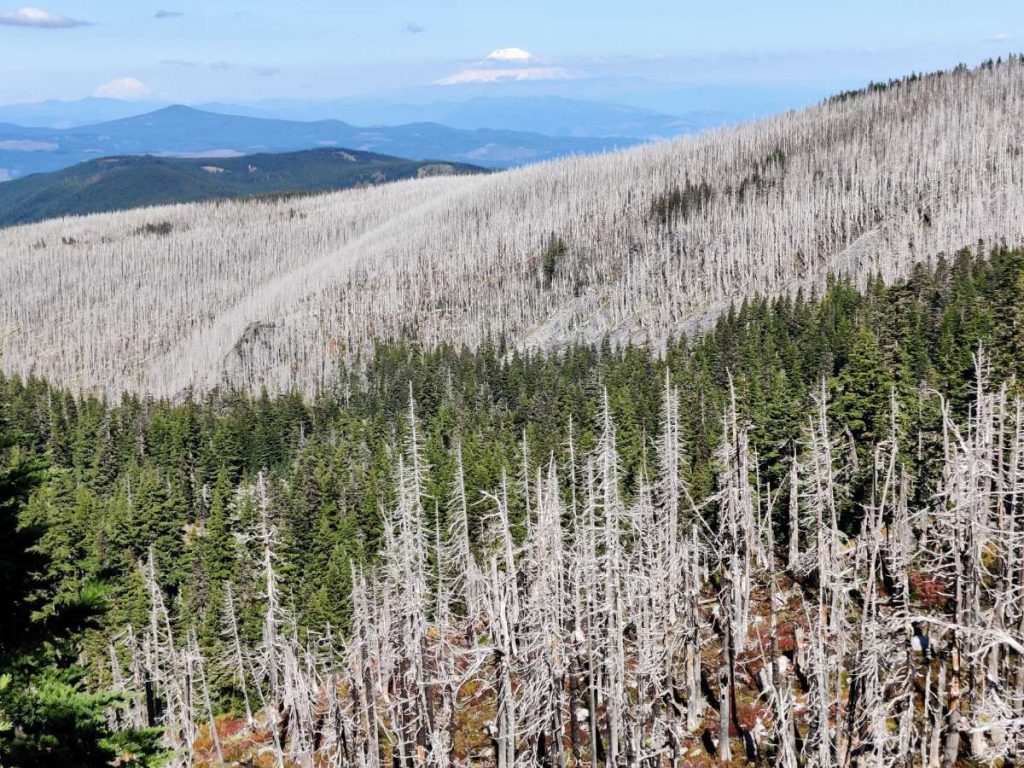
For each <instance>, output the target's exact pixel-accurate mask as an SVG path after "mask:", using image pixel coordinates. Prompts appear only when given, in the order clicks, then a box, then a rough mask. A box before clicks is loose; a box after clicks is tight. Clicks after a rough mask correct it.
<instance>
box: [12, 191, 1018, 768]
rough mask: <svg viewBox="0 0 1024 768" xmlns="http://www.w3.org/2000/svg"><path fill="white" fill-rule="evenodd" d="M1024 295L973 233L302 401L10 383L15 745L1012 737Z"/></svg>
mask: <svg viewBox="0 0 1024 768" xmlns="http://www.w3.org/2000/svg"><path fill="white" fill-rule="evenodd" d="M681 199H682V198H681ZM557 269H558V266H557V261H556V262H555V267H553V268H552V272H553V273H554V272H555V271H557ZM1022 307H1024V252H1021V251H1013V250H1007V249H997V250H995V251H993V252H991V253H988V254H981V253H978V254H975V253H971V252H969V251H962V252H960V253H958V254H957V255H956V256H955V257H953V258H950V259H948V260H946V259H940V260H939V261H938V262H937V265H936V266H934V267H924V266H922V267H919V268H917V269H915V270H914V272H913V274H912V275H911V276H910V278H909V279H907V280H905V281H901V282H898V283H895V284H892V285H886V284H884V283H883V281H882V280H881V279H871V280H869V281H868V282H867V286H866V288H865V289H864V290H857V289H856V288H854V287H853V286H852V284H851V283H850V282H849V281H847V280H838V279H836V280H831V281H829V284H828V287H827V290H825V291H824V292H823V293H822V294H821V295H820V296H816V295H809V294H804V293H802V292H798V293H796V294H794V295H789V296H785V297H782V298H777V299H770V300H769V299H752V300H748V301H745V302H743V303H742V304H741V305H738V306H734V307H732V308H731V309H730V310H729V311H728V312H726V313H725V314H724V315H723V316H722V317H721V318H720V319H719V320H718V322H717V323H716V324H715V326H714V328H713V329H712V330H711V331H709V332H708V333H707V334H705V335H703V336H700V337H696V338H687V337H681V338H678V339H675V340H673V341H672V342H671V343H670V344H669V345H668V346H667V349H666V351H665V354H664V355H663V356H655V355H653V354H652V353H651V351H650V350H649V349H647V348H644V347H634V346H613V345H612V344H610V343H605V344H602V345H597V346H585V345H578V346H572V347H569V348H568V349H566V350H564V351H562V352H558V353H530V352H520V351H516V350H512V349H509V348H506V347H505V346H504V344H503V343H502V342H500V341H498V342H493V343H492V342H488V343H485V344H483V345H482V346H481V347H480V349H478V350H476V351H471V350H469V349H465V348H456V347H450V346H444V345H442V346H439V347H437V348H434V349H429V350H428V349H424V348H423V347H421V346H418V345H416V344H413V343H406V344H397V343H396V344H389V345H383V346H381V347H379V348H378V349H377V350H376V352H375V354H374V355H373V356H372V358H370V359H369V361H368V362H365V364H362V365H358V366H353V367H349V368H345V369H343V370H342V371H341V373H340V374H339V376H338V377H337V379H338V384H337V386H336V387H334V388H331V389H326V390H322V391H320V392H319V393H318V394H316V395H315V396H313V397H308V396H305V395H302V394H300V393H297V392H296V393H283V394H279V395H275V396H270V395H268V394H266V393H263V394H258V395H251V394H247V393H245V392H241V391H237V390H215V391H212V392H210V393H209V394H208V395H205V396H203V397H202V398H196V399H187V400H185V401H182V402H172V401H167V400H162V399H153V398H143V397H138V396H135V395H125V396H123V397H122V398H121V399H120V401H119V402H117V403H107V402H105V401H104V400H102V399H98V398H95V397H88V396H78V395H74V394H71V393H69V392H67V391H66V390H63V389H61V388H59V387H57V386H54V385H51V384H49V383H48V382H46V381H45V380H42V379H39V378H35V377H29V378H26V379H22V378H19V377H5V378H2V379H0V413H2V417H3V421H2V430H3V432H2V434H3V436H4V443H3V446H4V447H3V452H2V462H0V466H2V467H3V472H4V474H2V475H0V492H2V496H0V515H2V518H0V523H2V525H3V526H4V528H3V537H2V546H3V547H4V550H3V552H2V557H0V565H2V567H3V568H4V569H5V574H8V575H7V576H5V578H4V579H3V584H4V589H5V592H4V594H3V595H0V599H2V600H3V601H4V603H3V606H2V607H3V609H4V611H5V613H4V615H5V620H4V623H3V632H2V633H0V674H3V677H0V714H2V716H0V721H4V722H3V728H0V764H3V765H12V766H29V765H44V764H55V763H54V762H53V761H55V760H56V761H61V760H65V763H64V764H76V765H102V764H105V763H106V762H107V761H109V760H110V759H111V756H112V755H120V756H121V757H122V759H123V760H128V759H138V760H149V759H151V756H153V755H155V754H156V753H158V752H160V751H161V750H164V749H169V750H171V751H172V753H171V755H170V756H171V759H172V760H183V759H184V757H183V755H187V754H190V753H192V752H193V751H194V758H195V761H196V762H197V763H198V764H204V762H205V763H208V764H220V762H223V761H224V760H229V759H238V760H241V759H242V758H243V757H244V755H245V754H248V753H247V752H246V750H253V749H256V748H257V747H256V746H255V745H257V744H258V745H261V747H262V748H263V749H265V750H267V751H268V753H271V754H273V755H276V757H275V758H274V759H275V760H280V761H281V762H279V763H273V764H281V765H283V764H285V762H284V761H286V760H291V761H294V762H295V763H296V764H302V762H303V760H305V759H306V758H305V757H304V756H309V755H312V754H313V753H317V754H319V755H321V756H324V757H328V756H330V757H331V759H338V760H342V764H355V762H357V758H356V755H357V754H358V755H361V756H362V759H363V760H365V761H367V764H369V765H382V764H384V763H386V762H387V760H389V759H391V758H394V759H396V760H399V762H403V761H411V762H409V764H410V765H412V764H418V763H417V761H418V760H420V759H421V758H422V756H423V755H430V758H429V759H430V760H435V761H438V762H437V764H448V762H450V761H458V760H465V759H472V760H483V759H486V760H489V761H494V760H497V762H498V764H499V765H502V766H511V765H512V764H513V763H515V762H516V761H517V760H520V759H524V758H523V756H524V755H526V754H530V755H535V756H536V759H537V761H538V762H539V763H540V764H552V765H553V764H556V763H557V762H558V761H559V760H561V759H563V758H564V757H567V756H568V757H571V759H572V760H575V761H586V760H591V759H598V760H600V761H602V762H603V761H605V760H607V761H609V762H618V761H622V760H625V761H627V762H634V761H636V760H639V759H640V757H639V756H641V755H646V756H647V757H644V758H643V759H644V760H648V761H654V762H652V763H651V764H652V765H654V764H656V763H657V762H658V761H659V760H667V759H669V756H670V755H676V756H680V755H683V754H691V752H692V750H697V751H698V752H699V753H700V754H703V755H705V756H706V757H708V758H709V759H710V758H711V757H717V758H718V759H720V760H725V759H729V755H730V754H731V753H732V752H733V751H735V752H736V753H737V754H746V755H747V756H748V757H749V758H750V759H753V760H754V761H757V762H761V763H764V764H787V765H794V766H795V765H796V764H797V763H795V762H789V761H790V760H791V759H792V760H796V759H797V757H799V758H800V761H801V763H800V764H806V765H811V764H813V765H822V766H824V765H838V764H839V763H838V762H837V761H838V760H839V756H840V755H841V753H842V751H843V750H847V751H850V750H868V751H871V750H874V752H873V754H877V755H891V754H895V753H896V752H898V751H899V750H902V749H904V748H906V745H905V744H904V742H905V741H906V740H909V741H910V742H912V746H913V748H914V749H915V750H918V751H920V752H921V753H922V754H927V753H929V752H930V751H935V753H936V754H939V752H942V753H943V754H952V756H953V758H954V759H956V756H957V755H975V756H976V757H978V758H979V759H982V758H986V756H989V757H991V756H996V757H1002V756H1005V755H1006V754H1009V753H1008V752H1007V750H1008V749H1009V748H1010V746H1012V745H1013V743H1015V739H1019V738H1020V734H1021V732H1022V730H1021V728H1022V725H1024V721H1022V720H1021V717H1022V711H1024V710H1022V709H1021V707H1022V706H1024V701H1022V686H1024V676H1022V675H1021V674H1020V673H1019V672H1016V673H1015V672H1014V670H1019V669H1021V654H1022V651H1024V649H1022V648H1021V647H1020V646H1019V645H1014V643H1019V641H1020V637H1021V634H1020V626H1019V622H1020V621H1022V620H1024V611H1022V608H1024V602H1022V596H1021V590H1020V587H1019V583H1020V582H1019V581H1018V580H1017V579H1018V575H1019V574H1016V571H1015V570H1014V569H1015V568H1018V565H1015V563H1016V564H1019V563H1020V562H1021V559H1020V558H1021V555H1022V554H1024V512H1022V507H1021V503H1022V501H1024V464H1022V461H1021V456H1022V455H1024V454H1022V453H1019V452H1021V451H1024V443H1022V434H1024V432H1022V430H1024V422H1022V410H1021V406H1020V403H1019V401H1018V400H1016V399H1015V398H1017V397H1018V396H1019V395H1020V394H1021V391H1020V385H1019V382H1020V381H1021V374H1022V370H1021V368H1022V366H1024V316H1022V313H1024V309H1022ZM1014 430H1016V432H1015V431H1014ZM972 451H973V453H972ZM971 462H974V463H973V464H972V463H971ZM978 462H980V463H978ZM965 473H966V474H965ZM954 480H955V482H954ZM958 483H959V485H957V484H958ZM992 483H995V484H996V486H997V487H998V489H999V490H998V492H997V493H993V492H992V491H991V488H992V485H991V484H992ZM972 484H974V485H972ZM975 487H977V488H983V490H981V491H978V492H977V493H975V492H974V491H973V490H972V489H973V488H975ZM972 494H973V495H972ZM967 504H974V505H976V507H971V508H970V509H971V510H973V511H972V512H971V513H970V515H971V516H973V517H971V516H969V517H970V519H971V520H975V518H976V520H975V522H978V521H986V523H985V524H986V525H987V526H993V527H994V528H993V529H989V528H986V529H985V530H981V529H977V530H976V529H975V527H974V523H971V522H970V520H967V519H966V518H961V517H956V516H953V515H954V512H955V513H956V515H962V514H967V512H966V511H965V510H967V509H968V508H967V507H966V506H964V505H967ZM964 526H966V527H964ZM991 530H997V531H998V535H995V534H993V533H992V532H991ZM986 531H987V532H986ZM897 534H898V535H897ZM967 535H970V536H975V537H977V536H983V537H984V538H983V540H972V541H965V542H964V544H963V546H964V547H966V548H967V549H965V550H963V551H957V550H952V551H947V550H946V549H945V548H944V547H945V546H946V543H945V542H947V540H949V541H952V540H953V539H948V537H954V539H956V541H959V538H957V537H961V536H967ZM595 537H597V538H595ZM943 537H947V538H943ZM958 546H959V544H958ZM972 547H980V548H981V549H974V550H971V548H972ZM968 551H974V552H976V553H978V556H977V557H973V558H972V557H971V556H970V555H967V554H964V552H968ZM541 552H547V553H548V554H549V555H550V558H548V557H546V556H542V554H541ZM957 564H959V565H957ZM954 566H955V567H954ZM581 569H582V570H581ZM665 569H667V570H665ZM12 574H13V575H12ZM971 574H974V576H973V577H972V576H971ZM1015 574H1016V575H1015ZM972 578H973V581H972V580H971V579H972ZM656 583H657V584H658V588H657V589H655V588H654V586H652V585H653V584H656ZM573 584H575V585H576V587H575V589H576V592H575V593H573V590H572V589H570V585H573ZM529 585H537V586H536V588H533V587H531V586H529ZM545 590H546V591H545ZM580 590H582V591H580ZM969 590H974V591H973V592H969ZM868 595H874V597H871V598H869V597H868ZM659 600H661V601H664V602H661V603H659V602H657V601H659ZM580 601H582V602H580ZM652 601H654V602H652ZM588 606H589V607H588ZM769 612H770V615H769ZM669 616H671V617H672V621H671V622H669V623H664V622H667V621H668V617H669ZM6 617H10V621H8V619H7V618H6ZM912 617H915V618H912ZM769 625H771V632H770V633H768V629H769ZM982 626H984V627H987V628H988V629H986V630H985V631H984V632H981V630H979V629H977V628H978V627H982ZM389 627H390V629H389ZM993 628H995V629H993ZM997 629H998V630H999V631H1000V632H1002V631H1004V630H1005V632H1006V633H1008V634H1006V635H1005V638H1004V639H1002V640H999V639H997V640H996V641H993V640H992V632H995V631H996V630H997ZM389 632H390V633H391V634H389ZM866 632H874V633H881V634H886V633H890V634H891V633H895V634H893V637H894V638H895V639H894V640H886V641H885V642H887V643H893V644H892V645H885V644H884V643H883V642H882V641H881V640H879V639H878V638H877V637H875V635H872V636H871V637H870V638H869V637H867V635H865V633H866ZM900 632H905V633H906V634H905V635H900ZM985 632H987V633H988V634H985ZM766 633H768V634H766ZM769 634H771V635H772V638H773V639H772V642H771V647H769V646H768V645H767V644H766V643H767V639H768V635H769ZM371 635H372V637H371ZM879 636H880V635H879ZM998 637H1000V638H1002V637H1003V635H999V636H998ZM542 638H548V639H549V640H550V641H551V642H552V643H554V645H549V646H545V642H543V641H542ZM901 638H902V639H901ZM1014 638H1017V639H1016V640H1014ZM609 643H610V645H609ZM595 644H596V645H595ZM911 646H913V648H916V649H917V652H916V655H915V654H914V653H911ZM925 646H928V647H929V648H930V650H928V651H927V653H925V654H924V656H922V655H921V653H922V650H921V649H922V648H923V647H925ZM545 648H547V649H548V650H545ZM552 648H556V649H557V651H556V652H554V656H551V655H550V654H549V651H551V649H552ZM885 653H888V654H889V655H890V656H893V655H895V658H896V660H895V661H892V663H891V664H890V663H889V662H883V661H881V660H880V659H879V658H876V657H878V656H879V654H882V655H884V654H885ZM367 654H370V655H371V656H374V655H375V656H374V658H375V660H374V661H373V666H372V669H371V666H370V664H371V662H370V660H369V657H368V656H367ZM822 654H838V655H839V658H840V659H841V660H842V663H843V664H844V665H845V668H846V671H844V672H843V674H842V675H840V676H839V677H834V678H833V677H830V676H829V674H831V673H826V672H825V663H824V661H823V658H824V657H823V656H822ZM869 657H870V659H871V660H873V661H871V663H872V664H874V665H875V667H876V668H877V669H878V670H880V671H879V672H878V675H885V674H888V673H891V675H892V676H891V677H890V678H887V679H886V680H882V679H880V678H879V677H878V676H877V675H876V677H874V678H871V677H870V676H867V672H866V671H865V670H866V667H865V666H864V665H865V664H867V663H868V662H867V660H868V659H869ZM783 658H786V659H787V661H786V662H782V661H781V659H783ZM900 659H902V661H900ZM389 665H390V666H389ZM185 670H188V672H187V673H186V672H185ZM388 670H390V671H388ZM787 670H788V671H787ZM720 671H721V676H720V675H719V672H720ZM986 674H987V675H988V676H989V679H992V678H993V676H994V679H995V680H997V681H998V685H999V691H1000V693H999V696H998V702H995V700H994V699H993V698H992V695H990V694H989V692H988V689H986V688H985V686H983V685H981V683H980V682H978V681H979V680H980V679H983V678H979V677H978V676H979V675H986ZM389 675H392V677H388V676H389ZM936 676H938V677H936ZM953 677H955V679H956V680H957V681H958V685H959V686H960V687H959V688H958V689H957V691H958V692H957V696H958V697H959V698H957V699H956V700H951V699H950V697H951V696H952V695H953V694H952V693H950V691H952V690H953V688H952V686H951V683H950V680H951V679H952V678H953ZM897 680H898V681H901V682H900V683H899V684H900V685H902V686H903V687H902V688H899V690H898V692H897V693H893V690H895V689H893V688H892V686H893V685H895V684H896V683H895V682H894V681H897ZM456 681H459V682H458V685H456ZM451 686H455V687H454V688H452V687H451ZM385 691H390V698H388V697H387V696H385V695H384V693H385ZM925 691H927V692H928V693H927V695H926V694H925V693H924V692H925ZM357 692H358V694H359V695H358V696H355V694H356V693H357ZM339 694H345V695H344V696H339ZM929 696H930V697H931V698H929ZM360 697H361V698H360ZM57 699H59V700H61V701H62V702H64V703H66V704H67V707H68V708H69V709H70V708H73V709H74V711H63V710H62V711H60V712H57V711H55V710H54V709H53V702H54V701H55V700H57ZM907 702H911V703H912V706H909V708H908V706H907V705H906V703H907ZM997 704H998V706H999V707H1002V709H998V707H997ZM814 707H818V709H817V710H815V709H814ZM994 707H996V709H993V708H994ZM901 708H902V709H901ZM997 710H998V711H997ZM830 711H831V712H832V714H829V712H830ZM901 711H903V712H909V713H910V714H908V715H905V716H901V715H900V714H899V713H900V712H901ZM580 712H582V713H583V714H582V715H579V717H577V715H578V714H579V713H580ZM268 713H270V714H268ZM840 713H841V714H842V715H843V717H845V718H846V719H845V720H843V719H842V718H841V717H840ZM951 718H952V719H951ZM211 724H213V725H211ZM69 733H73V734H76V735H77V737H76V738H77V739H78V740H74V739H64V738H62V737H61V736H60V734H69ZM83 733H84V735H83ZM243 736H244V738H243ZM940 737H941V738H940ZM160 739H162V744H161V745H158V743H157V742H158V740H160ZM933 742H934V743H933ZM961 742H962V743H961ZM730 744H731V746H730ZM96 745H99V746H98V747H97V746H96ZM60 750H68V753H67V754H69V755H71V756H70V757H61V756H62V755H64V754H65V753H64V752H61V751H60ZM950 750H952V751H951V752H950ZM230 754H234V755H235V757H234V758H230ZM225 755H229V757H225ZM416 755H420V757H416ZM126 756H128V757H126ZM131 756H134V757H131ZM152 759H154V760H155V759H156V758H155V757H152ZM992 759H995V757H993V758H992ZM76 760H77V761H78V762H74V761H76ZM47 761H49V762H47ZM218 761H219V762H218ZM345 761H348V762H347V763H346V762H345ZM289 764H290V763H289ZM950 764H951V763H950Z"/></svg>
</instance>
